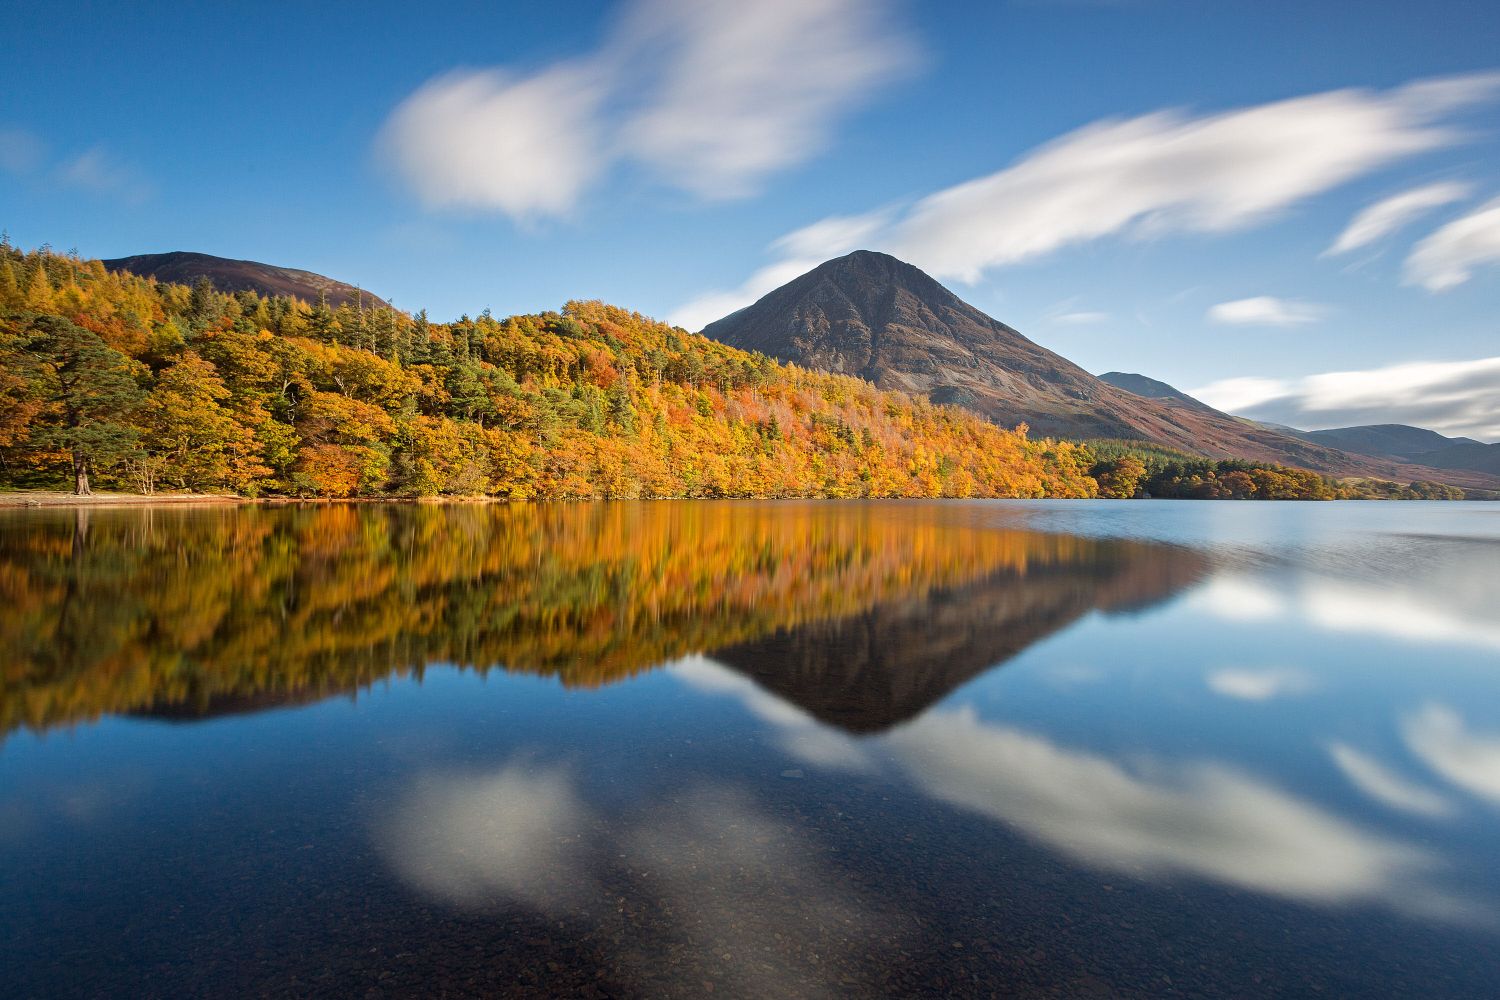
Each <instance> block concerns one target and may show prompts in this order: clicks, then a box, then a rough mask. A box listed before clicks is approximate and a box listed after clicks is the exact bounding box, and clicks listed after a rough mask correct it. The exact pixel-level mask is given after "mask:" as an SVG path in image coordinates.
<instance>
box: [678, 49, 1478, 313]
mask: <svg viewBox="0 0 1500 1000" xmlns="http://www.w3.org/2000/svg"><path fill="white" fill-rule="evenodd" d="M1497 93H1500V74H1495V73H1489V74H1474V75H1469V76H1460V77H1452V78H1447V79H1442V80H1433V81H1422V82H1417V83H1413V84H1408V85H1407V86H1404V87H1399V88H1396V89H1394V90H1387V91H1370V90H1336V91H1330V92H1326V93H1321V94H1312V95H1309V96H1305V97H1298V98H1293V99H1290V100H1284V101H1277V102H1273V103H1270V104H1262V105H1257V106H1254V107H1249V108H1242V109H1239V110H1235V111H1228V112H1223V113H1220V114H1210V115H1201V116H1194V115H1191V114H1188V113H1186V112H1183V111H1158V112H1155V113H1152V114H1147V115H1142V116H1139V117H1136V118H1131V119H1126V120H1124V121H1113V120H1106V121H1101V122H1096V123H1094V124H1091V125H1088V126H1085V127H1083V128H1080V129H1078V130H1076V131H1074V132H1070V133H1068V134H1066V135H1064V136H1062V137H1060V138H1058V139H1056V140H1054V141H1052V142H1051V143H1048V144H1046V145H1044V146H1041V147H1040V148H1038V149H1035V150H1033V151H1031V152H1030V153H1027V154H1026V155H1024V156H1023V157H1021V158H1020V159H1019V160H1017V161H1016V162H1015V163H1014V164H1012V165H1011V166H1009V167H1007V168H1005V169H1003V170H1000V171H998V172H996V173H993V174H990V175H988V176H985V177H980V178H976V179H974V180H971V181H968V182H966V183H963V184H959V185H956V186H954V187H951V188H947V189H945V190H943V191H939V192H936V193H934V194H931V195H928V196H927V197H925V198H922V199H920V200H918V201H917V202H916V203H914V204H913V205H911V206H910V207H909V208H907V209H906V210H905V211H904V212H902V213H899V214H898V215H896V216H894V217H893V218H892V219H891V221H890V222H889V223H887V224H882V225H880V226H878V227H876V228H875V229H874V230H873V231H872V233H871V235H870V236H869V237H868V238H867V239H866V240H865V246H866V248H868V249H878V250H886V251H888V252H890V253H892V254H895V255H896V256H898V257H901V258H903V259H905V260H907V261H910V262H911V263H913V264H915V265H917V266H918V267H921V268H923V269H925V270H927V271H928V272H930V273H932V274H933V275H934V276H936V277H938V278H941V279H950V278H951V279H957V280H960V281H965V282H974V281H976V280H978V279H979V278H980V277H981V276H982V275H983V274H984V273H985V272H986V271H988V270H990V269H993V268H996V267H1001V266H1005V265H1009V264H1015V263H1018V262H1021V261H1025V260H1030V259H1033V258H1036V257H1041V256H1043V255H1046V254H1050V253H1053V252H1055V251H1058V250H1061V249H1064V248H1066V247H1070V246H1077V245H1079V244H1083V243H1088V242H1091V241H1094V240H1098V239H1102V238H1104V237H1108V236H1119V235H1125V236H1157V235H1162V234H1166V233H1174V232H1203V233H1221V232H1227V231H1231V230H1236V229H1243V228H1246V227H1249V226H1253V225H1256V224H1258V223H1261V222H1263V221H1265V220H1266V219H1268V218H1271V217H1273V216H1275V215H1276V214H1277V213H1278V212H1281V211H1284V210H1286V209H1287V208H1289V207H1291V206H1293V205H1296V204H1298V203H1299V202H1301V201H1303V200H1305V199H1307V198H1310V197H1312V196H1314V195H1318V194H1321V193H1322V192H1324V191H1328V190H1330V189H1332V188H1334V187H1337V186H1339V185H1341V184H1343V183H1345V182H1347V181H1350V180H1353V179H1354V178H1357V177H1360V176H1363V175H1365V174H1368V173H1370V172H1372V171H1374V170H1377V169H1379V168H1381V167H1385V166H1387V165H1389V164H1391V163H1394V162H1397V161H1399V160H1401V159H1405V158H1408V157H1411V156H1414V155H1417V154H1419V153H1424V152H1428V151H1431V150H1435V149H1438V148H1442V147H1445V146H1450V145H1453V144H1455V143H1458V142H1460V141H1462V140H1463V139H1464V137H1465V133H1464V132H1463V131H1462V130H1461V129H1459V128H1457V127H1455V126H1453V125H1451V124H1450V123H1448V119H1449V118H1450V117H1451V116H1452V115H1454V114H1455V113H1457V112H1460V111H1462V110H1464V109H1466V108H1468V107H1470V106H1473V105H1476V104H1480V103H1483V102H1486V101H1490V100H1492V99H1493V98H1494V97H1495V96H1496V94H1497ZM772 249H773V251H775V249H776V248H775V246H774V245H773V247H772ZM763 273H764V272H763ZM759 284H760V283H758V282H747V283H746V284H745V285H744V286H742V287H741V288H740V289H738V290H737V293H717V294H718V295H719V296H720V298H719V300H718V302H719V305H720V306H721V307H723V306H728V307H730V308H726V309H724V311H725V312H728V311H732V309H735V308H739V307H740V306H743V305H746V304H748V303H749V302H751V301H753V296H751V293H752V292H754V291H755V290H757V289H758V288H759ZM747 296H751V297H747ZM700 301H702V299H700Z"/></svg>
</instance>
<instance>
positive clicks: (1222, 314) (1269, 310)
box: [1208, 295, 1328, 326]
mask: <svg viewBox="0 0 1500 1000" xmlns="http://www.w3.org/2000/svg"><path fill="white" fill-rule="evenodd" d="M1327 314H1328V307H1327V306H1321V305H1318V304H1317V303H1315V302H1300V301H1298V300H1296V299H1278V298H1276V297H1275V296H1272V295H1257V296H1255V297H1253V298H1248V299H1235V300H1234V301H1233V302H1220V303H1219V304H1218V305H1216V306H1212V307H1210V308H1209V310H1208V319H1209V321H1210V322H1213V323H1221V324H1225V325H1228V326H1302V325H1304V324H1307V323H1316V322H1317V321H1318V320H1320V319H1322V318H1323V317H1324V316H1326V315H1327Z"/></svg>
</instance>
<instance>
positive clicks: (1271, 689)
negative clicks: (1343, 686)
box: [1206, 667, 1313, 701]
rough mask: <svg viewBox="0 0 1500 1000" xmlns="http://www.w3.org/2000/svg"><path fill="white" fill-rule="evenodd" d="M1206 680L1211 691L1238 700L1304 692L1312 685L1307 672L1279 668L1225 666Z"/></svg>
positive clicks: (1268, 698) (1252, 699) (1257, 699)
mask: <svg viewBox="0 0 1500 1000" xmlns="http://www.w3.org/2000/svg"><path fill="white" fill-rule="evenodd" d="M1206 680H1207V683H1208V688H1209V690H1210V691H1213V692H1214V693H1215V694H1221V695H1224V696H1225V697H1226V698H1238V699H1239V700H1241V701H1270V700H1271V699H1273V698H1281V697H1285V696H1286V695H1294V694H1304V693H1306V692H1308V691H1311V690H1312V688H1313V680H1312V678H1311V677H1309V676H1308V675H1307V674H1305V673H1303V672H1302V671H1300V670H1292V669H1289V668H1280V667H1278V668H1273V669H1267V670H1251V669H1243V668H1235V667H1226V668H1224V669H1222V670H1215V671H1213V672H1211V673H1210V674H1209V675H1208V677H1207V679H1206Z"/></svg>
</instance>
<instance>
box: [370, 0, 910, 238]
mask: <svg viewBox="0 0 1500 1000" xmlns="http://www.w3.org/2000/svg"><path fill="white" fill-rule="evenodd" d="M912 62H913V50H912V47H911V45H910V44H909V43H908V42H907V41H906V40H905V39H904V38H903V37H902V36H901V35H900V33H899V32H898V31H897V30H896V29H895V27H894V26H893V25H892V23H891V19H890V17H889V16H888V10H887V4H886V3H885V2H883V0H882V2H873V3H872V2H863V0H765V2H760V3H755V4H742V3H736V2H733V0H637V2H636V3H634V4H633V5H632V6H631V7H629V8H628V9H627V11H626V13H625V15H624V17H623V18H622V19H621V21H620V23H619V24H618V25H617V26H616V29H615V30H614V31H613V32H612V33H611V34H610V35H609V37H608V38H607V40H606V41H605V43H604V44H603V45H602V46H601V47H600V49H599V50H598V51H596V52H594V53H592V54H590V55H588V56H586V57H583V58H579V59H576V60H572V61H568V62H563V63H559V64H556V65H553V66H550V67H546V68H544V69H542V70H540V71H539V72H536V73H534V74H531V75H528V76H513V75H511V74H507V73H502V72H499V71H478V72H476V71H462V72H457V73H451V74H448V75H446V76H442V77H438V78H437V79H434V80H432V81H430V82H428V83H427V84H425V85H424V86H423V87H422V88H421V89H419V90H418V91H417V92H416V93H414V94H413V95H412V96H411V97H409V98H407V99H406V100H405V101H404V102H402V103H401V104H400V105H399V106H398V107H397V108H396V109H395V111H394V112H393V113H392V114H391V116H390V118H389V120H388V121H387V122H386V125H385V127H384V129H383V130H382V135H381V140H380V146H381V147H382V148H383V150H384V151H385V154H386V156H387V157H388V158H389V159H390V160H391V162H392V163H393V164H394V165H395V166H396V168H397V169H398V171H399V172H400V174H401V175H402V176H403V177H404V178H405V179H406V180H407V181H408V182H409V183H410V184H411V185H412V187H413V188H414V189H415V190H416V192H417V194H418V195H419V196H420V197H421V198H422V200H423V201H424V202H426V203H427V204H429V205H433V206H443V207H464V208H477V209H487V210H498V211H501V212H504V213H506V214H508V215H511V216H513V217H518V218H528V217H536V216H542V215H558V214H563V213H566V212H567V211H568V210H569V209H571V208H573V207H574V206H575V205H576V204H577V202H578V200H579V198H580V197H581V196H582V195H583V193H584V192H585V191H586V190H587V188H588V187H589V185H590V184H591V183H593V182H594V181H596V180H597V179H598V178H599V177H600V176H601V175H602V174H603V173H604V172H605V171H606V170H608V169H609V168H610V167H611V166H613V165H614V164H616V163H619V162H630V163H637V164H642V165H644V166H646V167H648V168H650V169H651V170H653V171H654V172H656V173H657V174H658V175H660V176H662V177H664V178H665V179H666V180H667V181H669V182H670V183H673V184H675V185H677V186H679V187H682V188H685V189H687V190H690V191H692V192H694V193H696V194H698V195H701V196H705V197H737V196H742V195H745V194H749V193H751V192H753V191H754V189H755V188H756V186H757V185H758V184H759V183H760V182H761V181H762V180H763V179H764V178H765V177H766V176H767V175H769V174H771V173H773V172H775V171H777V170H782V169H785V168H787V167H789V166H792V165H794V164H796V163H799V162H801V161H803V160H805V159H807V158H809V157H810V156H812V155H814V154H816V153H817V152H818V151H819V150H820V149H821V148H822V147H823V146H824V145H825V144H826V141H827V136H828V132H829V130H830V129H831V128H832V125H833V123H834V121H835V120H836V119H837V118H838V117H839V116H840V115H842V114H844V113H846V112H847V111H849V110H850V109H851V108H852V107H854V106H855V105H857V104H858V103H859V102H860V101H862V100H863V99H864V98H865V97H866V96H867V95H868V94H869V93H870V91H872V90H873V89H875V88H876V87H878V86H880V85H881V84H883V83H885V82H887V81H888V80H890V79H892V78H893V77H894V76H896V75H897V74H899V73H901V72H903V71H904V70H906V69H907V68H909V67H910V66H911V65H912Z"/></svg>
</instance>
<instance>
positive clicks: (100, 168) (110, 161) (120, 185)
mask: <svg viewBox="0 0 1500 1000" xmlns="http://www.w3.org/2000/svg"><path fill="white" fill-rule="evenodd" d="M57 176H58V179H59V180H60V181H61V182H62V183H63V184H65V185H67V186H68V187H73V188H77V189H79V190H81V191H87V192H89V193H91V194H96V195H105V196H109V197H115V198H120V199H121V200H123V201H126V202H129V203H131V204H139V203H141V202H143V201H146V200H148V199H149V198H150V197H151V194H152V189H151V185H150V184H149V183H148V182H147V181H146V179H145V178H144V177H142V176H141V174H140V172H139V171H138V170H136V169H135V168H134V167H132V166H131V165H130V164H128V163H126V162H125V161H123V160H121V159H120V158H119V157H117V156H115V155H114V154H113V153H111V152H110V151H109V150H107V149H105V148H104V147H103V146H95V147H94V148H92V149H90V150H88V151H87V152H84V153H80V154H79V155H78V156H75V157H73V158H71V159H69V160H66V161H65V162H63V163H61V164H59V165H58V168H57Z"/></svg>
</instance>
